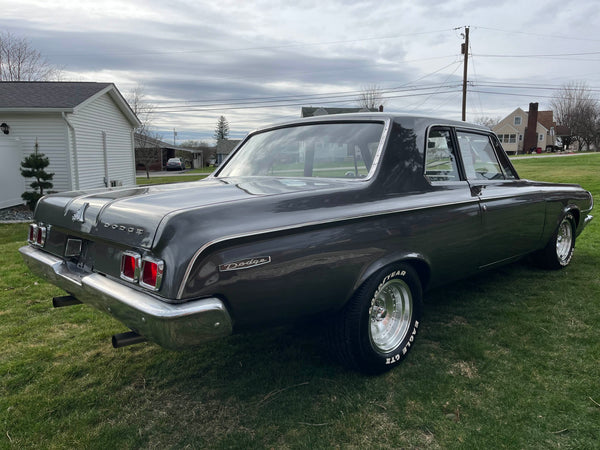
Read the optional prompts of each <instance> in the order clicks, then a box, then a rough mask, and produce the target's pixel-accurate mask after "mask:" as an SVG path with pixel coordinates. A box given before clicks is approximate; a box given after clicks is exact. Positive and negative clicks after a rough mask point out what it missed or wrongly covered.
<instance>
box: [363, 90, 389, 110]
mask: <svg viewBox="0 0 600 450" xmlns="http://www.w3.org/2000/svg"><path fill="white" fill-rule="evenodd" d="M357 100H358V104H359V106H360V107H361V108H367V109H369V110H377V109H379V107H380V106H384V105H385V99H384V97H383V91H382V90H381V88H380V87H379V86H378V85H376V84H372V85H370V86H366V87H364V88H363V90H362V91H361V93H360V96H359V97H358V99H357Z"/></svg>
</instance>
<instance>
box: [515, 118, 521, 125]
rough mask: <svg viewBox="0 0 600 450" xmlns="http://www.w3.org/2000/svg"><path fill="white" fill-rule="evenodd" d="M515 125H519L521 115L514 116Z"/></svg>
mask: <svg viewBox="0 0 600 450" xmlns="http://www.w3.org/2000/svg"><path fill="white" fill-rule="evenodd" d="M515 125H521V116H515Z"/></svg>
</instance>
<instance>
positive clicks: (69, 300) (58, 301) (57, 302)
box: [52, 295, 81, 308]
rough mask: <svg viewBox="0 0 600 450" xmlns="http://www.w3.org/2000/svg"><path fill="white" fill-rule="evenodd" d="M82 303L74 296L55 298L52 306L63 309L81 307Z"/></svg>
mask: <svg viewBox="0 0 600 450" xmlns="http://www.w3.org/2000/svg"><path fill="white" fill-rule="evenodd" d="M79 304H81V302H80V301H79V300H77V299H76V298H75V297H73V296H72V295H64V296H62V297H53V298H52V306H54V307H55V308H62V307H63V306H72V305H79Z"/></svg>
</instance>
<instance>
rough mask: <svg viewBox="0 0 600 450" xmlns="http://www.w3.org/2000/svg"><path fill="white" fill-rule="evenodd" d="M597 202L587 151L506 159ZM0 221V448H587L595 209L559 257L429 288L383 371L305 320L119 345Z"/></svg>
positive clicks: (592, 429) (599, 347)
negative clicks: (407, 340)
mask: <svg viewBox="0 0 600 450" xmlns="http://www.w3.org/2000/svg"><path fill="white" fill-rule="evenodd" d="M514 164H515V166H516V167H517V170H518V171H519V173H520V174H521V176H523V177H526V178H531V179H539V180H546V181H564V182H576V183H580V184H582V185H583V186H584V187H585V188H586V189H588V190H590V191H592V193H593V194H594V197H595V199H596V201H597V204H600V155H586V156H576V157H567V158H546V159H542V158H540V159H524V160H518V161H514ZM26 229H27V226H26V225H0V254H1V255H2V262H3V264H2V265H1V266H0V339H1V341H2V344H3V345H2V346H1V347H0V426H1V427H2V428H1V430H0V448H32V447H36V448H98V449H106V448H140V447H142V448H165V447H168V448H172V447H175V448H188V447H189V448H200V447H212V448H240V449H242V448H243V449H246V448H278V449H279V448H307V449H308V448H311V449H312V448H331V447H336V448H348V447H350V448H392V447H393V448H463V447H464V448H473V449H483V448H485V449H488V448H489V449H492V448H539V449H545V448H598V446H599V443H600V381H599V380H600V332H599V325H600V221H599V220H598V218H597V219H595V220H594V221H592V223H591V224H590V225H589V227H588V229H587V230H586V231H585V232H584V234H583V235H582V236H581V237H580V239H579V240H578V241H577V247H576V252H575V256H574V258H573V261H572V263H571V265H570V266H569V267H567V268H566V269H565V270H562V271H558V272H547V271H543V270H540V269H537V268H534V267H531V266H529V265H528V264H527V263H526V262H521V263H517V264H513V265H510V266H507V267H504V268H502V269H499V270H496V271H492V272H488V273H485V274H483V275H480V276H478V277H474V278H470V279H468V280H465V281H462V282H458V283H455V284H452V285H449V286H446V287H444V288H442V289H438V290H434V291H431V292H429V293H428V294H427V295H426V301H425V303H426V311H425V314H424V317H423V321H422V328H421V332H420V336H419V339H418V341H417V343H416V345H415V347H414V348H413V350H412V352H411V354H410V355H409V357H408V358H407V360H406V361H405V362H403V363H402V364H401V365H399V366H398V367H396V368H395V369H394V370H393V371H391V372H389V373H387V374H384V375H382V376H378V377H366V376H363V375H360V374H357V373H354V372H349V371H347V370H345V369H344V368H342V367H341V366H339V365H338V364H337V363H336V362H335V361H334V360H333V359H332V358H331V357H330V356H329V355H328V353H327V351H326V350H325V345H324V342H323V340H322V338H321V337H320V335H319V334H318V333H316V332H315V330H314V329H311V328H310V327H308V328H307V327H306V326H304V327H287V328H277V329H273V330H265V331H262V332H259V333H254V334H244V335H237V336H232V337H230V338H227V339H224V340H221V341H217V342H212V343H208V344H206V345H205V346H203V347H201V348H199V349H197V350H194V351H185V352H171V351H168V350H164V349H162V348H160V347H158V346H156V345H154V344H142V345H137V346H132V347H126V348H122V349H118V350H115V349H113V348H112V347H111V346H110V336H111V335H112V334H114V333H119V332H122V331H125V330H124V327H123V326H122V325H121V324H119V323H118V322H116V321H115V320H113V319H111V318H110V317H108V316H106V315H104V314H102V313H100V312H97V311H96V310H94V309H92V308H90V307H87V306H84V305H79V306H72V307H69V308H61V309H53V308H52V305H51V298H52V296H56V295H62V292H61V291H60V290H59V289H57V288H54V287H53V286H51V285H49V284H46V283H44V282H42V281H41V280H39V279H37V278H35V277H33V276H32V275H30V274H29V272H28V270H27V268H26V267H25V266H24V264H23V263H22V261H21V258H20V256H19V254H18V253H17V249H18V248H19V247H20V246H22V245H23V244H24V238H25V234H26Z"/></svg>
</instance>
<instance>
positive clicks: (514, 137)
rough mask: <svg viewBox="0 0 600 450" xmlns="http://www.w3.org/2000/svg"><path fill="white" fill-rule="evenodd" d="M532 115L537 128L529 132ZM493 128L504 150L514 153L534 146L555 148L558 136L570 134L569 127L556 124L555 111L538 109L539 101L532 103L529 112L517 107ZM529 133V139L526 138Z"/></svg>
mask: <svg viewBox="0 0 600 450" xmlns="http://www.w3.org/2000/svg"><path fill="white" fill-rule="evenodd" d="M530 115H533V116H532V119H533V124H535V130H533V129H532V130H531V132H530V133H528V131H529V128H528V126H529V119H530V117H529V116H530ZM492 130H493V131H494V133H496V134H497V135H498V138H499V139H500V142H501V143H502V147H503V148H504V150H506V152H507V153H512V154H516V153H523V152H524V151H525V152H528V151H530V150H531V148H532V147H533V148H538V147H540V148H542V150H545V149H546V148H547V147H548V148H554V147H555V146H556V145H557V143H558V140H557V139H558V138H560V137H561V136H568V135H569V130H568V129H566V128H565V127H561V126H557V125H556V122H555V121H554V113H553V112H552V111H538V110H537V103H532V104H530V109H529V112H525V111H524V110H523V109H521V108H517V109H515V110H514V111H513V112H512V113H510V114H509V115H508V116H506V117H505V118H504V119H502V120H501V121H500V122H499V123H498V125H496V126H495V127H493V128H492ZM528 134H529V139H526V136H527V135H528ZM526 141H527V142H526Z"/></svg>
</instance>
